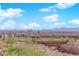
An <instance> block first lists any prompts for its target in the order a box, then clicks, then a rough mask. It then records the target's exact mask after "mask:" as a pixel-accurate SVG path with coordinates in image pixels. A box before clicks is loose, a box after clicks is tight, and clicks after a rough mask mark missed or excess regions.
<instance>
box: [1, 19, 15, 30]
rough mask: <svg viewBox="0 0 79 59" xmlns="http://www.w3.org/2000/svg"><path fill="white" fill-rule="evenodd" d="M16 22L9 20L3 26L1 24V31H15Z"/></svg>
mask: <svg viewBox="0 0 79 59" xmlns="http://www.w3.org/2000/svg"><path fill="white" fill-rule="evenodd" d="M15 25H16V22H14V21H12V20H8V21H6V22H4V23H2V24H0V29H14V27H15Z"/></svg>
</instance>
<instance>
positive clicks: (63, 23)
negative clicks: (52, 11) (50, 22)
mask: <svg viewBox="0 0 79 59" xmlns="http://www.w3.org/2000/svg"><path fill="white" fill-rule="evenodd" d="M65 24H66V23H65V22H55V23H54V25H65Z"/></svg>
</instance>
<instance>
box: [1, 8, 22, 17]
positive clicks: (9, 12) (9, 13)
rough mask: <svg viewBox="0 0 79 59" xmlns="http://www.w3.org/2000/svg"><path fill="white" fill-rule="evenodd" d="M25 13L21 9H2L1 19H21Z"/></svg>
mask: <svg viewBox="0 0 79 59" xmlns="http://www.w3.org/2000/svg"><path fill="white" fill-rule="evenodd" d="M23 12H24V11H23V10H22V9H20V8H9V9H6V10H5V9H2V8H0V19H6V18H14V17H19V16H22V13H23Z"/></svg>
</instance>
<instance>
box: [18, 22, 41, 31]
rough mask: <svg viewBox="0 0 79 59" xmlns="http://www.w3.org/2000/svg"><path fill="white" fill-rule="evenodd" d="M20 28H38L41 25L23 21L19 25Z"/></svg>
mask: <svg viewBox="0 0 79 59" xmlns="http://www.w3.org/2000/svg"><path fill="white" fill-rule="evenodd" d="M19 27H20V29H22V30H24V29H38V28H39V27H40V25H39V24H37V23H35V22H33V23H29V24H24V23H21V24H20V25H19Z"/></svg>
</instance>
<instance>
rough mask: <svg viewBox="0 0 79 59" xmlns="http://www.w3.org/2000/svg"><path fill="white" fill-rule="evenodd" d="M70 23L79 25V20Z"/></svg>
mask: <svg viewBox="0 0 79 59" xmlns="http://www.w3.org/2000/svg"><path fill="white" fill-rule="evenodd" d="M69 23H72V24H79V19H73V20H71V21H69Z"/></svg>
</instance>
